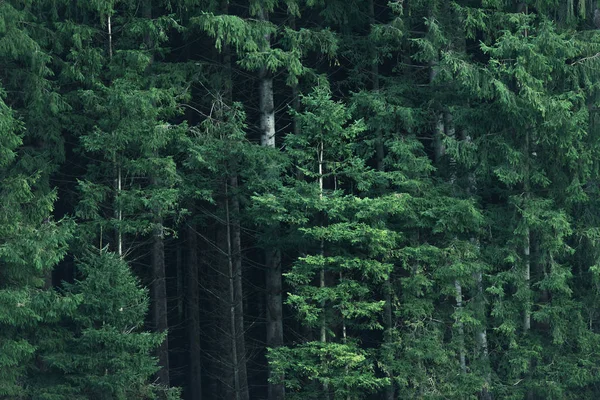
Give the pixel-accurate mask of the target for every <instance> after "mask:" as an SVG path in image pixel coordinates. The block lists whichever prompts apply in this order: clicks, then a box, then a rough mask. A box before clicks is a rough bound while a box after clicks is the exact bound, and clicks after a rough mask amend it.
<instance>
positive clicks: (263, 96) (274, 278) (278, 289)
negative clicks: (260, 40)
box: [258, 3, 298, 400]
mask: <svg viewBox="0 0 600 400" xmlns="http://www.w3.org/2000/svg"><path fill="white" fill-rule="evenodd" d="M259 7H260V8H259V13H258V18H259V20H260V21H263V22H267V21H269V13H268V11H267V10H265V9H264V6H263V4H262V3H260V5H259ZM264 40H265V41H264V46H263V49H262V50H263V51H264V52H268V51H269V50H270V49H271V35H270V34H268V33H267V34H265V36H264ZM258 75H259V76H258V77H259V88H258V90H259V111H260V130H261V136H260V144H261V146H263V147H270V148H273V149H274V148H275V144H276V143H275V102H274V98H273V77H272V75H271V73H270V72H269V71H268V70H267V68H266V66H263V67H262V68H261V69H260V71H259V74H258ZM297 128H298V127H297V126H296V125H294V129H297ZM274 229H275V233H276V230H277V229H278V227H277V226H275V227H274ZM265 267H266V271H265V275H266V276H265V284H266V292H267V304H266V311H267V312H266V314H267V347H270V348H277V347H280V346H282V345H283V303H282V291H283V283H282V279H281V251H280V250H279V249H278V248H271V249H267V250H266V251H265ZM268 376H269V382H268V398H269V400H283V399H284V398H285V386H284V384H283V380H284V377H282V376H277V377H276V376H273V374H272V371H271V368H270V367H269V371H268ZM272 379H277V380H278V381H279V382H271V380H272Z"/></svg>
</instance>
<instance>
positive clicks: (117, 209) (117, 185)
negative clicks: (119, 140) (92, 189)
mask: <svg viewBox="0 0 600 400" xmlns="http://www.w3.org/2000/svg"><path fill="white" fill-rule="evenodd" d="M106 22H107V26H108V59H109V60H110V61H112V58H113V43H112V21H111V16H110V15H109V16H108V18H107V21H106ZM112 162H113V170H114V176H115V178H114V190H115V202H114V214H115V219H116V220H117V221H118V224H119V225H118V226H117V227H116V228H115V241H116V243H117V245H116V246H115V247H116V248H117V253H118V254H119V256H120V257H123V236H122V233H121V226H120V222H121V221H122V220H123V210H122V209H121V206H120V205H119V196H120V195H121V189H122V184H123V183H122V176H121V165H120V164H119V160H118V157H117V154H116V152H115V153H114V154H113V160H112Z"/></svg>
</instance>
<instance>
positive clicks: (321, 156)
mask: <svg viewBox="0 0 600 400" xmlns="http://www.w3.org/2000/svg"><path fill="white" fill-rule="evenodd" d="M318 163H319V198H320V199H321V200H323V184H324V182H323V174H324V170H325V146H324V143H323V142H322V141H321V142H320V143H319V147H318ZM322 223H324V221H322ZM319 245H320V254H321V257H323V256H325V241H324V240H323V239H321V242H320V244H319ZM325 286H326V281H325V268H322V269H321V271H320V272H319V288H320V289H324V288H325ZM321 309H322V312H323V315H322V316H321V335H320V340H321V343H327V318H326V313H325V301H322V302H321ZM323 392H324V393H325V399H326V400H329V385H328V384H327V383H324V384H323Z"/></svg>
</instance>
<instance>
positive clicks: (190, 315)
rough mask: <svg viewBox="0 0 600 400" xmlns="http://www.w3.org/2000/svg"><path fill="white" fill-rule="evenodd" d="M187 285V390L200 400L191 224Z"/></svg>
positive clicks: (195, 247) (196, 265)
mask: <svg viewBox="0 0 600 400" xmlns="http://www.w3.org/2000/svg"><path fill="white" fill-rule="evenodd" d="M187 245H188V259H187V274H186V275H187V285H186V298H187V299H186V300H187V301H186V303H185V304H186V314H187V337H188V346H189V353H188V356H189V360H188V364H189V370H188V374H189V375H188V379H189V382H188V390H189V393H190V396H189V398H190V399H191V400H201V399H202V364H201V348H200V320H199V318H200V292H199V278H198V275H199V274H198V269H199V266H200V265H199V263H198V237H197V235H196V226H195V225H194V224H192V223H190V225H189V226H188V227H187Z"/></svg>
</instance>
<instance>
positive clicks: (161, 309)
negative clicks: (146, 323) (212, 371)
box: [152, 210, 170, 386]
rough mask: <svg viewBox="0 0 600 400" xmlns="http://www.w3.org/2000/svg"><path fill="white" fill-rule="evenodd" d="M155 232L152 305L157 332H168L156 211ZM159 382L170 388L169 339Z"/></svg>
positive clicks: (161, 349)
mask: <svg viewBox="0 0 600 400" xmlns="http://www.w3.org/2000/svg"><path fill="white" fill-rule="evenodd" d="M154 226H155V227H154V232H153V234H152V276H153V280H152V304H153V309H152V311H153V321H154V330H155V331H156V332H160V333H163V332H167V330H168V328H169V324H168V320H167V311H168V310H167V281H166V277H165V244H164V227H163V220H162V217H161V216H160V210H156V211H155V217H154ZM158 365H159V366H160V371H158V382H159V383H161V384H163V385H165V386H169V383H170V382H169V341H168V339H167V338H165V340H164V341H163V342H162V343H161V345H160V347H159V348H158Z"/></svg>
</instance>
